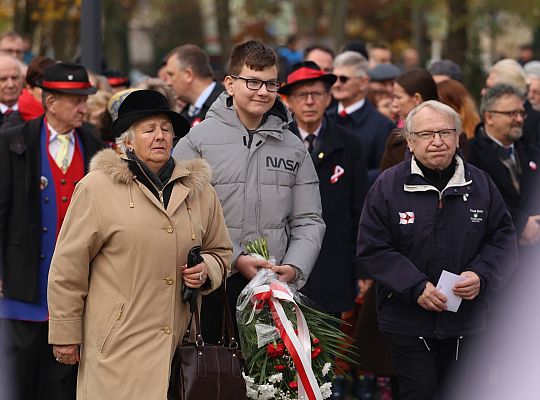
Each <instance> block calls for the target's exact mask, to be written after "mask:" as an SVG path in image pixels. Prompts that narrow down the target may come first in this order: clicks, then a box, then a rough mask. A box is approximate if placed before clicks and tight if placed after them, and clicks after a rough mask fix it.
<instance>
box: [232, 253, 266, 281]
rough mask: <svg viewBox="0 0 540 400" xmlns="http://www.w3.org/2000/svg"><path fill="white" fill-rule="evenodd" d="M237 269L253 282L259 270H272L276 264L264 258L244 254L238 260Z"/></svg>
mask: <svg viewBox="0 0 540 400" xmlns="http://www.w3.org/2000/svg"><path fill="white" fill-rule="evenodd" d="M235 267H236V269H237V270H238V272H240V273H241V274H242V275H244V277H245V278H246V279H249V280H252V279H253V277H254V276H255V274H256V273H257V271H258V269H259V268H272V267H274V264H272V263H271V262H270V261H268V260H264V259H262V258H257V257H253V256H248V255H244V254H242V255H241V256H239V257H238V258H237V259H236V264H235Z"/></svg>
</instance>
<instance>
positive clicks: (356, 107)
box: [337, 99, 366, 115]
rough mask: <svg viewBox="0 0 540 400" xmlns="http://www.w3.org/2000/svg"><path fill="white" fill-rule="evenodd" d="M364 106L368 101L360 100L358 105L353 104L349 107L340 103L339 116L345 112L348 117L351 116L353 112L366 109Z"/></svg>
mask: <svg viewBox="0 0 540 400" xmlns="http://www.w3.org/2000/svg"><path fill="white" fill-rule="evenodd" d="M364 104H366V99H362V100H359V101H357V102H356V103H354V104H351V105H350V106H349V107H344V106H343V104H342V103H341V102H339V103H338V108H337V112H338V114H341V113H342V112H343V111H344V110H345V112H346V113H347V115H350V114H352V113H353V112H355V111H357V110H360V109H361V108H362V107H364Z"/></svg>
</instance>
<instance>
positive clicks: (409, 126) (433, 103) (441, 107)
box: [405, 100, 461, 136]
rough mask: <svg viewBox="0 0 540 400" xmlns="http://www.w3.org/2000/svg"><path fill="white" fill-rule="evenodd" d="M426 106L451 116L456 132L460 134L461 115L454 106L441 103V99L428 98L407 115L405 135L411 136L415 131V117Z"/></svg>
mask: <svg viewBox="0 0 540 400" xmlns="http://www.w3.org/2000/svg"><path fill="white" fill-rule="evenodd" d="M424 108H429V109H431V110H433V111H435V112H437V113H439V114H441V115H444V116H446V117H449V118H450V119H451V120H452V121H453V123H454V128H455V129H456V133H457V134H458V135H459V134H461V117H460V116H459V114H458V113H457V112H456V111H455V110H454V109H453V108H452V107H450V106H447V105H446V104H444V103H441V102H440V101H437V100H428V101H424V102H423V103H421V104H419V105H417V106H416V107H415V108H413V109H412V111H411V112H410V113H409V114H408V115H407V120H406V122H405V136H410V134H411V133H412V132H414V127H413V125H414V117H415V116H416V114H418V112H419V111H420V110H422V109H424Z"/></svg>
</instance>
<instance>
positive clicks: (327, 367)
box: [322, 363, 332, 376]
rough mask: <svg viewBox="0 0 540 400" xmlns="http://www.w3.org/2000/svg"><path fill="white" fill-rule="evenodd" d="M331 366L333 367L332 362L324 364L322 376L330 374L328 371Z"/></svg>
mask: <svg viewBox="0 0 540 400" xmlns="http://www.w3.org/2000/svg"><path fill="white" fill-rule="evenodd" d="M331 367H332V364H330V363H326V364H324V366H323V367H322V376H326V375H328V372H329V371H330V368H331Z"/></svg>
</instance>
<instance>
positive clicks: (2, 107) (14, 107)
mask: <svg viewBox="0 0 540 400" xmlns="http://www.w3.org/2000/svg"><path fill="white" fill-rule="evenodd" d="M7 110H13V111H19V103H18V102H17V103H15V104H14V105H12V106H11V107H10V106H6V105H5V104H3V103H0V112H1V113H2V114H5V113H6V111H7Z"/></svg>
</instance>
